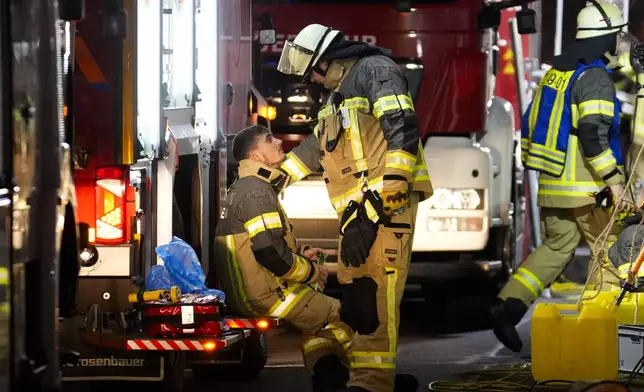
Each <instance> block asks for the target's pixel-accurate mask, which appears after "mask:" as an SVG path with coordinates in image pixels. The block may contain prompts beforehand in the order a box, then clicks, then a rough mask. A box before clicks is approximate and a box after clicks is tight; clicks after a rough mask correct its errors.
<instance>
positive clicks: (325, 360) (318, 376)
mask: <svg viewBox="0 0 644 392" xmlns="http://www.w3.org/2000/svg"><path fill="white" fill-rule="evenodd" d="M347 382H349V369H347V367H346V366H345V365H344V364H343V363H342V361H340V359H339V358H338V357H336V356H335V355H325V356H323V357H322V358H320V359H319V360H318V361H317V362H316V364H315V366H313V377H312V379H311V383H312V386H313V388H312V390H313V392H336V391H338V390H340V389H342V388H346V385H347Z"/></svg>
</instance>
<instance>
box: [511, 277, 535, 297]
mask: <svg viewBox="0 0 644 392" xmlns="http://www.w3.org/2000/svg"><path fill="white" fill-rule="evenodd" d="M512 278H513V279H516V280H517V281H518V282H519V283H521V284H522V285H523V286H524V287H525V288H526V289H528V290H529V291H530V292H531V293H532V294H533V295H534V297H535V298H537V297H539V295H540V294H539V292H538V291H537V290H536V289H535V288H534V287H532V285H530V283H529V282H528V281H527V280H525V278H524V277H523V276H520V275H517V274H514V275H512Z"/></svg>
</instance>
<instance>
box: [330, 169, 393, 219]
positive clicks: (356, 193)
mask: <svg viewBox="0 0 644 392" xmlns="http://www.w3.org/2000/svg"><path fill="white" fill-rule="evenodd" d="M367 187H368V188H369V189H371V190H373V191H378V192H380V191H382V187H383V182H382V177H376V178H374V179H372V180H371V181H369V182H368V183H367ZM352 200H353V201H356V202H360V201H362V183H358V185H356V186H355V187H353V188H351V189H349V190H348V191H347V192H345V193H343V194H342V195H340V196H336V197H333V198H331V204H333V207H335V211H336V212H337V213H341V212H342V211H344V209H345V208H346V207H347V205H349V203H350V202H351V201H352Z"/></svg>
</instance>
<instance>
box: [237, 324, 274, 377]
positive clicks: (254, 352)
mask: <svg viewBox="0 0 644 392" xmlns="http://www.w3.org/2000/svg"><path fill="white" fill-rule="evenodd" d="M267 360H268V347H267V345H266V334H265V333H263V332H260V331H258V330H256V329H253V330H251V331H250V335H249V336H248V338H246V340H244V351H243V353H242V360H241V364H240V367H239V371H240V373H241V375H242V376H243V377H247V378H256V377H257V376H258V375H259V373H261V371H262V370H264V367H265V366H266V361H267Z"/></svg>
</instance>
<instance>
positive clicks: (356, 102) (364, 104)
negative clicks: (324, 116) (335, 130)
mask: <svg viewBox="0 0 644 392" xmlns="http://www.w3.org/2000/svg"><path fill="white" fill-rule="evenodd" d="M342 107H345V108H347V109H362V110H369V100H368V99H367V98H364V97H353V98H347V99H345V100H344V101H342V103H341V104H340V108H342Z"/></svg>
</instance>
